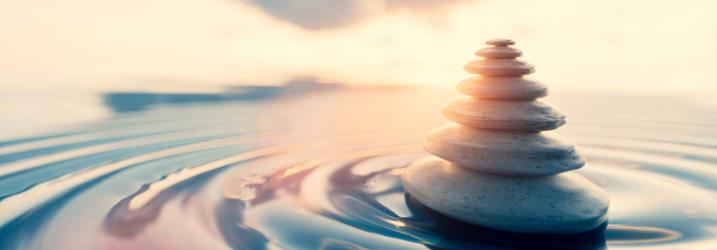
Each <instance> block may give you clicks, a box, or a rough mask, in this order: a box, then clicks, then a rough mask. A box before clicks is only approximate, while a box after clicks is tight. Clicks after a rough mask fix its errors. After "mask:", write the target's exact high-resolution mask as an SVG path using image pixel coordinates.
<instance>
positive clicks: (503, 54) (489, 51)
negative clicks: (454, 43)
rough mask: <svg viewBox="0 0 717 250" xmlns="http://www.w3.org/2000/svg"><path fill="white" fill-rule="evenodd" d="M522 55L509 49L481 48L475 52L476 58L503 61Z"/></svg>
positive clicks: (518, 51) (515, 50)
mask: <svg viewBox="0 0 717 250" xmlns="http://www.w3.org/2000/svg"><path fill="white" fill-rule="evenodd" d="M522 54H523V53H522V52H521V51H520V50H517V49H514V48H511V47H490V48H483V49H479V50H478V51H476V55H477V56H482V57H485V58H504V59H512V58H516V57H519V56H520V55H522Z"/></svg>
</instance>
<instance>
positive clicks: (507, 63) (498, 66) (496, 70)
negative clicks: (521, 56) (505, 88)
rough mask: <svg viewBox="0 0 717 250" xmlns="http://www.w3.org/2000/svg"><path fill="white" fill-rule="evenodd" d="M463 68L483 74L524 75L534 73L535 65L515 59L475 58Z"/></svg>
mask: <svg viewBox="0 0 717 250" xmlns="http://www.w3.org/2000/svg"><path fill="white" fill-rule="evenodd" d="M463 69H465V71H467V72H470V73H474V74H480V75H482V76H523V75H527V74H530V73H533V65H530V64H527V63H524V62H521V61H518V60H513V59H491V60H474V61H471V62H468V63H467V64H466V66H465V67H463Z"/></svg>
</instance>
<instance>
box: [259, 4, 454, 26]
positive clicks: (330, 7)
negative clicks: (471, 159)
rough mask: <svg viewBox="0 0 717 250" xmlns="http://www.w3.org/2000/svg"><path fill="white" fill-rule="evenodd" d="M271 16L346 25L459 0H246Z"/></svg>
mask: <svg viewBox="0 0 717 250" xmlns="http://www.w3.org/2000/svg"><path fill="white" fill-rule="evenodd" d="M247 1H248V2H250V3H251V4H254V5H256V6H257V7H259V8H260V9H262V10H263V11H264V12H266V13H267V14H269V15H271V16H273V17H274V18H277V19H280V20H284V21H287V22H290V23H293V24H295V25H298V26H300V27H302V28H304V29H308V30H320V29H330V28H339V27H344V26H348V25H350V24H352V23H354V22H356V21H358V20H361V19H363V18H366V17H369V16H373V15H377V14H381V13H385V12H388V11H393V10H400V9H409V10H417V11H421V10H431V9H433V8H434V7H443V6H450V5H452V4H454V3H456V2H459V1H462V0H329V1H327V0H247Z"/></svg>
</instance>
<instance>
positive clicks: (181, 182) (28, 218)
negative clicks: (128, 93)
mask: <svg viewBox="0 0 717 250" xmlns="http://www.w3.org/2000/svg"><path fill="white" fill-rule="evenodd" d="M451 95H452V94H451V93H450V92H449V91H443V90H441V91H436V90H424V89H360V90H355V89H352V90H332V91H323V92H316V93H308V94H307V93H305V94H301V95H294V96H272V97H271V98H265V99H252V100H232V101H226V102H224V101H223V102H211V100H205V101H207V102H202V103H182V104H171V103H170V104H164V105H156V106H152V107H147V108H146V109H132V112H117V113H107V114H105V115H101V116H98V117H99V118H97V119H96V120H95V121H90V122H86V121H85V122H82V123H75V124H69V125H68V124H67V123H65V121H63V123H62V124H64V125H63V126H62V127H61V128H55V129H51V130H46V131H44V132H37V133H33V134H29V135H22V136H9V137H6V138H5V139H3V140H2V141H0V249H455V248H481V249H500V248H510V247H513V248H516V247H527V248H536V247H538V246H541V247H543V248H550V249H556V248H583V249H602V248H606V247H609V248H611V249H630V248H634V249H710V248H714V247H715V246H717V195H716V193H715V191H717V112H715V110H716V109H715V106H710V105H709V104H707V103H706V102H701V101H700V100H692V99H687V98H677V97H671V98H667V97H638V96H607V95H568V94H556V95H553V96H551V97H550V98H548V101H550V102H552V103H554V104H555V105H557V106H558V107H561V108H563V109H565V110H566V112H567V114H568V125H566V126H565V127H563V128H561V129H559V130H558V132H560V133H562V134H564V135H566V136H568V137H571V138H573V139H575V141H576V142H577V143H578V145H579V146H580V148H581V150H582V152H583V153H584V154H585V155H586V157H587V159H588V164H587V165H586V166H585V167H584V168H583V169H581V170H579V171H580V173H582V174H584V175H585V176H587V177H588V178H590V179H591V180H592V181H594V182H595V183H597V184H598V185H600V186H601V187H603V188H604V189H605V190H606V191H607V192H608V193H609V194H610V196H611V199H612V200H611V207H610V212H609V218H610V219H609V222H608V223H607V224H605V225H603V227H601V228H598V229H596V230H593V231H591V232H588V233H584V234H580V235H571V236H567V237H563V236H549V235H528V234H510V233H503V232H498V231H494V230H490V229H486V228H481V227H476V226H471V225H467V224H463V223H460V222H457V221H453V220H451V219H448V218H445V217H443V216H441V215H439V214H436V213H434V212H432V211H431V210H429V209H427V208H425V207H424V206H422V205H421V204H419V203H417V202H415V201H414V200H413V199H412V198H411V197H410V196H409V195H407V194H406V193H405V192H404V190H403V188H402V186H401V183H400V181H399V180H398V176H399V175H400V173H401V169H402V168H403V167H405V166H406V165H407V164H408V163H410V162H411V161H413V160H415V159H417V158H419V157H423V156H425V155H426V153H425V152H424V151H422V150H421V147H420V142H421V140H422V139H423V134H424V133H425V131H426V130H428V129H430V128H432V127H434V126H437V125H440V124H442V123H445V122H446V120H445V119H444V118H442V117H441V116H440V112H439V110H440V108H441V106H442V105H444V104H445V103H447V101H448V100H449V98H450V97H451ZM97 105H100V103H99V102H98V104H97ZM93 109H96V107H93ZM113 109H114V110H118V109H116V107H109V108H103V109H102V110H105V112H109V111H110V110H113ZM44 115H48V116H51V115H52V114H44ZM54 115H60V114H54ZM102 117H107V118H102ZM48 119H49V118H48ZM13 122H14V123H15V124H20V123H22V121H16V120H15V121H13ZM28 122H30V121H28Z"/></svg>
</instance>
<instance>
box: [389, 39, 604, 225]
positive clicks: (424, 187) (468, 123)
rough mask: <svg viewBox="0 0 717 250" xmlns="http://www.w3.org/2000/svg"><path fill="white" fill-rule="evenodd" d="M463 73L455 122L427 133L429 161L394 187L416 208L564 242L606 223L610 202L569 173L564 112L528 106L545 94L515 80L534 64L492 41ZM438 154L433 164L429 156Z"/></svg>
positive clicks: (572, 152) (451, 112) (571, 161)
mask: <svg viewBox="0 0 717 250" xmlns="http://www.w3.org/2000/svg"><path fill="white" fill-rule="evenodd" d="M487 44H489V45H492V47H488V48H483V49H480V50H478V51H477V52H476V55H478V56H481V57H484V59H482V60H475V61H471V62H469V63H468V64H466V66H465V68H464V69H465V70H466V71H467V72H469V73H474V74H479V75H480V76H475V77H471V78H468V79H466V80H464V81H463V82H461V83H460V84H459V85H458V90H459V91H460V92H462V93H463V94H466V95H468V96H467V97H461V98H458V99H455V100H453V101H452V102H451V103H450V104H448V105H447V106H446V107H445V108H444V110H443V113H444V115H445V116H446V117H447V118H448V119H450V120H451V121H454V122H455V123H451V124H447V125H444V126H442V127H439V128H436V129H433V130H431V131H429V132H428V134H427V136H426V140H425V142H424V148H425V149H426V150H427V151H429V152H430V153H432V154H434V155H435V156H430V157H427V158H423V159H419V160H417V161H415V162H414V163H412V164H411V165H410V166H408V167H407V168H406V169H404V171H403V174H402V178H401V179H402V182H403V185H404V187H405V188H406V190H407V191H408V192H409V193H410V194H411V196H413V197H414V198H415V199H416V200H418V201H419V202H421V203H422V204H424V205H426V206H428V207H429V208H431V209H433V210H435V211H437V212H439V213H441V214H444V215H446V216H448V217H452V218H454V219H457V220H461V221H464V222H468V223H472V224H476V225H480V226H484V227H488V228H493V229H498V230H504V231H511V232H519V233H545V234H571V233H580V232H586V231H589V230H592V229H595V228H597V227H598V226H600V225H601V224H603V223H604V222H605V220H606V219H607V217H606V214H607V210H608V204H609V199H608V196H607V194H606V193H605V192H604V191H603V190H602V189H600V187H598V186H597V185H595V184H593V183H592V182H590V181H589V180H588V179H586V178H585V177H583V176H580V175H578V174H577V173H575V172H574V171H571V172H568V171H570V170H574V169H578V168H580V167H582V166H583V165H584V164H585V160H584V159H583V157H582V156H580V154H579V153H578V152H577V151H576V148H575V145H574V143H572V142H571V141H570V140H569V139H567V138H565V137H562V136H560V135H558V134H556V133H554V132H544V131H547V130H553V129H556V128H558V127H560V126H562V125H563V124H565V115H564V113H563V112H562V111H560V110H558V109H556V108H553V107H551V106H550V105H548V104H547V103H545V102H541V101H538V100H536V99H537V98H540V97H544V96H546V95H547V88H546V87H545V86H544V85H543V84H540V83H538V82H535V81H532V80H528V79H525V78H523V76H524V75H527V74H530V73H532V72H533V66H532V65H529V64H527V63H524V62H521V61H518V60H516V59H515V58H517V57H519V56H521V54H522V52H521V51H519V50H517V49H515V48H512V47H510V45H513V44H514V42H513V41H511V40H507V39H494V40H490V41H488V42H487ZM436 156H437V157H436Z"/></svg>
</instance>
